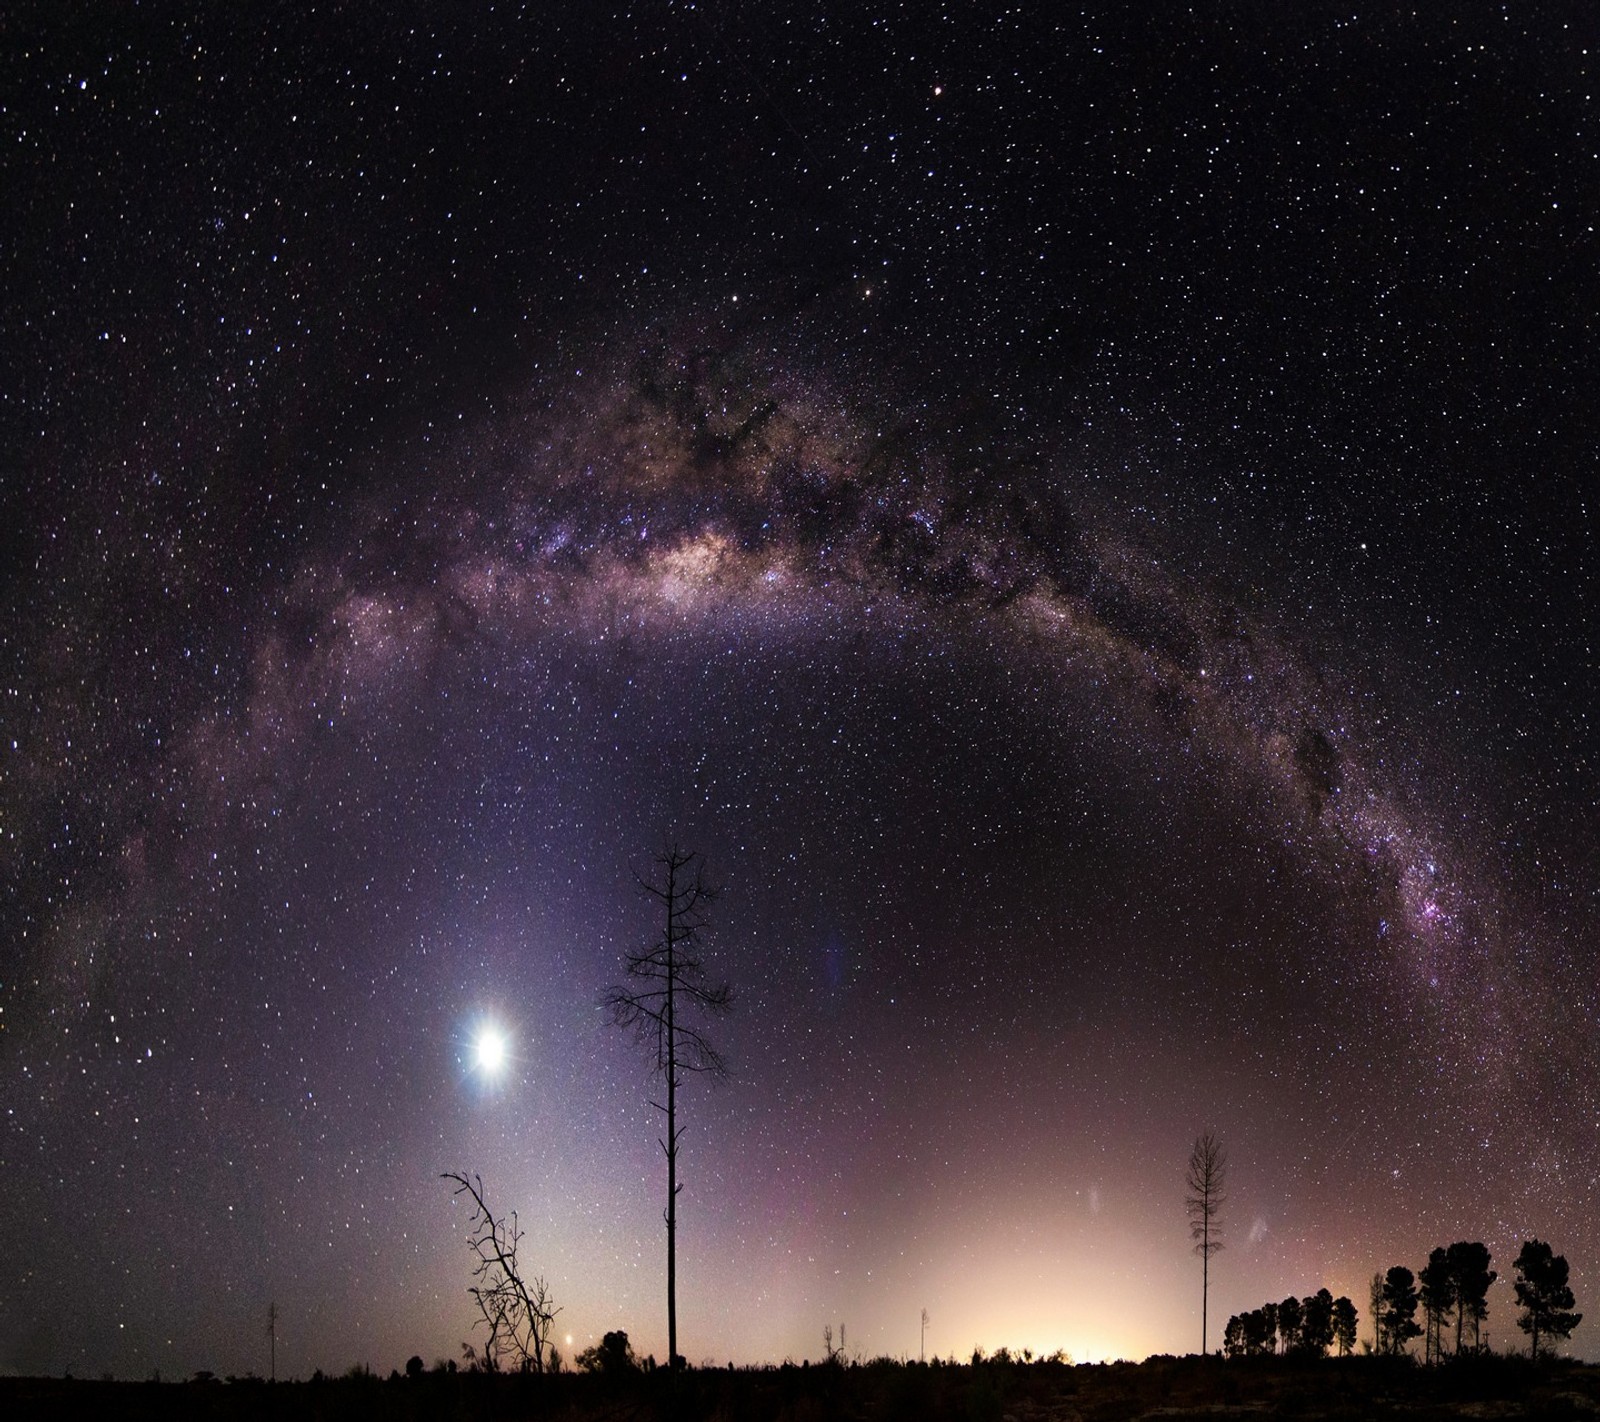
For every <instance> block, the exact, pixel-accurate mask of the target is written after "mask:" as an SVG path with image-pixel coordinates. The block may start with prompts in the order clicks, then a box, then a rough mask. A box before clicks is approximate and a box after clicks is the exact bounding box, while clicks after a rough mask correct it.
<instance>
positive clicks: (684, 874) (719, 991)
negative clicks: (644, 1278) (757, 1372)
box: [604, 843, 733, 1368]
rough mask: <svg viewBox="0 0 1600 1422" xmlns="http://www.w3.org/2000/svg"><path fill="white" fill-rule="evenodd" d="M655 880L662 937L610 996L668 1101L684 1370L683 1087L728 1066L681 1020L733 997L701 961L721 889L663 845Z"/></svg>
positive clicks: (670, 1266) (671, 1276) (673, 1267)
mask: <svg viewBox="0 0 1600 1422" xmlns="http://www.w3.org/2000/svg"><path fill="white" fill-rule="evenodd" d="M655 868H656V873H655V877H654V878H650V879H646V878H644V877H643V876H639V887H640V888H641V889H643V890H644V892H645V893H646V894H648V895H649V896H650V897H651V898H653V899H655V900H656V902H657V904H658V905H659V906H660V909H661V912H662V915H663V919H664V922H663V925H662V930H661V936H660V937H659V938H657V939H656V940H655V942H653V943H652V944H651V945H650V946H649V947H648V948H643V949H640V950H638V951H636V952H631V953H629V954H628V958H627V973H628V979H629V981H628V983H627V984H626V985H624V986H619V987H613V988H612V989H611V990H610V991H609V992H608V993H607V994H606V996H605V1000H604V1001H605V1006H606V1008H607V1009H608V1010H609V1011H610V1013H611V1020H612V1021H613V1022H614V1023H615V1024H616V1025H617V1026H619V1027H628V1028H632V1029H633V1031H634V1034H635V1037H636V1039H637V1040H638V1041H639V1042H640V1043H642V1044H643V1045H644V1046H645V1047H647V1048H649V1049H650V1050H651V1051H652V1052H653V1053H654V1055H655V1062H654V1067H653V1070H654V1071H655V1073H656V1074H657V1075H658V1076H660V1077H661V1078H662V1079H663V1080H664V1081H665V1082H666V1086H667V1091H666V1096H667V1099H666V1101H665V1102H660V1101H652V1102H651V1103H650V1104H651V1105H652V1106H654V1107H655V1108H656V1109H657V1110H658V1111H661V1112H664V1113H665V1115H666V1118H667V1133H666V1137H665V1138H664V1139H663V1140H662V1141H661V1142H660V1144H661V1150H662V1153H663V1154H664V1155H665V1156H666V1158H667V1208H666V1209H665V1211H663V1218H664V1219H665V1220H666V1225H667V1357H668V1360H669V1365H670V1366H671V1367H673V1368H677V1367H681V1366H682V1362H683V1360H682V1357H681V1356H680V1354H679V1352H678V1193H679V1191H681V1190H682V1189H683V1186H682V1185H680V1184H679V1183H678V1146H679V1143H680V1140H681V1138H682V1135H683V1128H682V1127H680V1126H679V1125H678V1088H679V1086H681V1085H682V1084H683V1079H684V1076H685V1075H687V1074H691V1073H694V1074H700V1073H703V1074H706V1075H709V1076H713V1077H718V1076H726V1075H727V1064H726V1063H725V1062H724V1061H723V1059H722V1056H721V1055H720V1053H718V1052H717V1050H716V1048H715V1047H713V1046H712V1045H711V1041H710V1039H709V1038H708V1037H706V1036H705V1034H704V1033H703V1032H702V1031H701V1030H700V1029H699V1028H698V1027H696V1026H692V1025H690V1024H689V1023H688V1022H686V1021H685V1020H684V1013H685V1012H686V1011H690V1012H692V1011H694V1010H697V1009H698V1010H701V1011H706V1012H713V1013H723V1012H727V1011H728V1010H729V1009H730V1008H731V1007H732V1006H733V992H732V989H730V988H729V986H728V985H727V984H726V983H719V984H715V985H713V984H708V983H707V982H706V981H705V963H704V960H703V959H702V958H701V957H700V952H699V948H700V935H701V931H702V930H703V929H704V927H705V921H706V917H705V916H706V911H707V910H708V909H709V908H710V907H711V905H712V904H713V903H715V902H716V899H717V892H718V891H717V890H716V889H714V888H713V887H712V886H711V885H710V884H708V883H706V880H705V874H704V869H705V862H704V860H702V859H701V857H700V856H699V854H697V853H695V852H694V851H692V850H684V849H680V848H679V847H678V846H677V845H676V844H670V843H669V844H668V845H666V846H665V847H664V848H663V849H662V851H661V853H660V854H658V855H657V856H656V858H655Z"/></svg>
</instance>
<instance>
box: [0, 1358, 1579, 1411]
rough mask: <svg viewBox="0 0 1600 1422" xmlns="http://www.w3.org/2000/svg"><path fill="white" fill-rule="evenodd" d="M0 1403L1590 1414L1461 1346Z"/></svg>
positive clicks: (4, 1387)
mask: <svg viewBox="0 0 1600 1422" xmlns="http://www.w3.org/2000/svg"><path fill="white" fill-rule="evenodd" d="M0 1416H3V1417H16V1418H28V1419H35V1418H37V1419H42V1420H43V1422H50V1420H51V1419H56V1418H61V1419H69V1418H70V1419H74V1422H76V1419H78V1418H90V1419H111V1418H115V1419H123V1418H126V1419H134V1422H138V1419H145V1418H148V1419H151V1422H155V1419H161V1422H169V1419H170V1422H210V1419H216V1422H257V1419H259V1420H260V1422H269V1420H270V1419H280V1418H282V1419H291V1422H324V1420H325V1422H365V1419H373V1422H377V1419H384V1422H389V1419H393V1422H458V1420H459V1422H499V1419H508V1422H510V1419H544V1418H548V1419H552V1422H635V1419H637V1422H656V1419H674V1418H676V1419H682V1422H700V1419H704V1422H829V1419H833V1418H839V1419H859V1422H1005V1420H1006V1419H1015V1422H1128V1419H1135V1418H1152V1419H1162V1422H1184V1419H1197V1422H1198V1419H1206V1422H1230V1420H1231V1419H1239V1422H1258V1419H1263V1418H1279V1417H1284V1418H1297V1419H1307V1422H1311V1419H1322V1418H1326V1419H1338V1420H1339V1422H1344V1419H1351V1422H1354V1419H1368V1418H1376V1419H1385V1418H1396V1419H1406V1422H1447V1420H1448V1422H1461V1420H1462V1419H1486V1420H1488V1422H1493V1420H1494V1419H1520V1418H1528V1419H1575V1418H1586V1417H1595V1418H1600V1368H1592V1367H1589V1366H1586V1365H1583V1364H1577V1363H1563V1362H1558V1363H1554V1364H1548V1365H1541V1366H1540V1367H1538V1368H1535V1367H1533V1366H1531V1365H1530V1364H1529V1363H1528V1362H1527V1360H1526V1359H1518V1358H1474V1359H1470V1360H1463V1361H1461V1362H1457V1363H1451V1364H1447V1365H1445V1366H1443V1367H1439V1368H1422V1367H1418V1366H1415V1365H1412V1364H1410V1363H1407V1362H1405V1361H1403V1360H1402V1361H1396V1360H1392V1359H1381V1358H1345V1359H1325V1360H1321V1361H1317V1360H1304V1361H1293V1360H1284V1359H1278V1358H1261V1359H1248V1360H1240V1361H1234V1362H1224V1361H1222V1360H1221V1359H1215V1358H1152V1359H1149V1360H1148V1361H1146V1362H1144V1363H1113V1364H1105V1365H1085V1366H1080V1367H1074V1366H1071V1365H1070V1364H1065V1363H1021V1362H1004V1361H1001V1362H992V1361H991V1362H985V1363H979V1364H975V1365H968V1364H962V1365H959V1366H956V1365H938V1364H930V1365H927V1366H924V1365H921V1364H917V1363H910V1364H902V1363H894V1362H889V1361H879V1362H872V1363H863V1364H858V1365H855V1366H851V1367H831V1366H824V1367H795V1366H792V1365H786V1366H784V1367H781V1368H743V1369H734V1370H726V1371H724V1370H717V1369H696V1370H693V1371H691V1372H689V1373H686V1374H684V1375H682V1376H680V1377H679V1378H678V1379H676V1381H675V1382H674V1380H673V1379H671V1378H669V1377H667V1375H666V1374H665V1373H656V1374H654V1375H646V1374H633V1375H631V1376H627V1377H622V1378H607V1377H595V1376H588V1375H584V1376H578V1375H573V1374H564V1375H562V1376H560V1377H553V1378H539V1377H526V1378H525V1377H488V1376H483V1375H478V1374H471V1373H459V1372H458V1373H448V1372H443V1371H439V1372H431V1373H427V1374H424V1375H422V1376H420V1377H412V1378H402V1377H399V1376H394V1377H391V1378H390V1379H389V1380H387V1381H384V1380H381V1379H378V1378H375V1377H369V1376H352V1377H347V1378H340V1379H330V1380H322V1379H318V1380H315V1381H312V1382H293V1383H277V1384H269V1383H265V1382H261V1381H259V1380H256V1379H249V1380H243V1381H238V1382H232V1383H221V1382H214V1381H206V1382H186V1383H159V1382H147V1383H131V1382H80V1381H73V1380H70V1379H55V1378H43V1379H31V1378H3V1379H0Z"/></svg>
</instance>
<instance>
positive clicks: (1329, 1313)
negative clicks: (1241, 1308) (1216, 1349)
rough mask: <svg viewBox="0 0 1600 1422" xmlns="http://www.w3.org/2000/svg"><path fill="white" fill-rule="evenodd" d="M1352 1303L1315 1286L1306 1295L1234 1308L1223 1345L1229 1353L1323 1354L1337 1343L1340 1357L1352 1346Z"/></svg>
mask: <svg viewBox="0 0 1600 1422" xmlns="http://www.w3.org/2000/svg"><path fill="white" fill-rule="evenodd" d="M1355 1342H1356V1306H1355V1305H1354V1304H1353V1303H1351V1302H1350V1300H1349V1299H1347V1298H1345V1297H1344V1296H1343V1295H1341V1296H1340V1297H1339V1298H1334V1296H1333V1294H1332V1293H1331V1292H1329V1290H1327V1289H1318V1290H1317V1291H1316V1293H1314V1294H1311V1295H1309V1296H1308V1297H1306V1298H1303V1299H1298V1298H1295V1297H1294V1296H1293V1295H1291V1296H1290V1297H1288V1298H1286V1299H1284V1300H1283V1302H1282V1303H1267V1304H1262V1305H1261V1307H1260V1308H1253V1309H1251V1310H1250V1311H1249V1312H1248V1313H1236V1314H1234V1316H1233V1317H1232V1318H1230V1319H1229V1320H1228V1326H1227V1328H1226V1329H1224V1330H1223V1334H1222V1347H1223V1351H1224V1352H1225V1353H1226V1354H1227V1355H1228V1356H1229V1357H1230V1358H1252V1357H1262V1356H1265V1355H1267V1354H1271V1353H1280V1352H1281V1353H1285V1354H1293V1355H1297V1356H1300V1357H1313V1358H1321V1357H1325V1356H1326V1355H1327V1352H1328V1349H1330V1348H1334V1347H1337V1348H1338V1350H1339V1356H1340V1357H1343V1356H1344V1355H1345V1354H1347V1353H1349V1352H1350V1351H1351V1349H1352V1348H1354V1347H1355Z"/></svg>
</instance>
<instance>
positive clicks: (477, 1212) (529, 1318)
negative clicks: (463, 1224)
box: [440, 1171, 561, 1373]
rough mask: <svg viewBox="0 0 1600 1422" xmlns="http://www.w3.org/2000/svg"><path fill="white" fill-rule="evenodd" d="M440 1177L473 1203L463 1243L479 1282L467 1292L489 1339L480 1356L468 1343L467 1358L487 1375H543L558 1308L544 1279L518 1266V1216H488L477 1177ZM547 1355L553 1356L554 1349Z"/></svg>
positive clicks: (475, 1277)
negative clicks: (508, 1370)
mask: <svg viewBox="0 0 1600 1422" xmlns="http://www.w3.org/2000/svg"><path fill="white" fill-rule="evenodd" d="M440 1178H441V1179H443V1180H453V1181H455V1182H456V1188H455V1191H454V1192H453V1193H455V1194H457V1195H461V1194H465V1195H466V1196H467V1197H468V1198H469V1199H470V1200H471V1201H472V1233H471V1234H470V1235H468V1237H467V1245H468V1247H469V1248H470V1249H471V1250H472V1252H473V1254H474V1255H475V1256H476V1257H477V1261H478V1262H477V1263H476V1264H475V1265H474V1266H473V1269H472V1277H473V1278H474V1279H476V1280H477V1281H478V1282H477V1283H476V1284H474V1285H472V1287H471V1288H469V1289H468V1290H467V1292H468V1293H469V1294H471V1295H472V1298H473V1301H474V1302H475V1303H476V1304H477V1305H478V1311H479V1312H480V1313H481V1314H482V1315H483V1322H484V1323H486V1324H487V1325H488V1327H489V1337H488V1339H487V1340H486V1341H485V1342H484V1345H483V1351H482V1353H474V1352H473V1351H472V1345H471V1344H470V1343H468V1344H466V1345H465V1350H466V1352H467V1353H468V1355H469V1359H468V1360H469V1361H476V1362H481V1364H482V1366H483V1368H484V1371H486V1372H495V1371H497V1370H498V1369H499V1368H501V1367H503V1366H506V1365H509V1366H511V1367H513V1368H515V1369H516V1370H517V1371H519V1372H533V1373H542V1372H544V1371H545V1367H546V1356H545V1348H546V1345H547V1344H548V1342H549V1339H550V1329H551V1326H552V1325H553V1324H554V1323H555V1318H556V1315H557V1314H558V1313H560V1312H561V1310H560V1309H559V1308H557V1307H556V1306H555V1303H554V1300H553V1299H552V1298H551V1297H550V1290H549V1288H548V1286H547V1285H546V1284H545V1281H544V1280H543V1279H542V1278H540V1277H537V1276H535V1277H534V1278H533V1279H529V1280H525V1279H524V1278H523V1277H522V1271H521V1269H520V1267H519V1266H518V1264H517V1248H518V1246H519V1245H520V1244H521V1243H522V1230H521V1229H520V1228H519V1227H518V1225H517V1216H516V1212H515V1211H512V1213H511V1218H510V1219H509V1220H506V1219H502V1218H500V1217H498V1216H496V1215H494V1214H493V1213H491V1212H490V1209H489V1206H488V1203H487V1201H486V1200H485V1199H484V1191H483V1178H482V1177H481V1176H478V1175H474V1176H473V1177H472V1178H471V1179H470V1180H469V1179H468V1178H467V1176H466V1175H465V1173H458V1172H456V1171H446V1172H445V1173H444V1174H443V1175H442V1176H441V1177H440ZM550 1356H551V1358H554V1350H553V1349H552V1350H551V1354H550Z"/></svg>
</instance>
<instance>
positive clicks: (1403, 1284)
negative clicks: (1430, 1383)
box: [1382, 1264, 1422, 1353]
mask: <svg viewBox="0 0 1600 1422" xmlns="http://www.w3.org/2000/svg"><path fill="white" fill-rule="evenodd" d="M1382 1299H1383V1333H1382V1337H1383V1341H1384V1351H1385V1352H1389V1353H1404V1352H1405V1350H1406V1344H1407V1343H1409V1342H1410V1341H1411V1340H1412V1339H1413V1338H1417V1337H1420V1336H1421V1333H1422V1325H1421V1324H1419V1323H1418V1322H1417V1276H1416V1275H1415V1274H1413V1273H1412V1272H1411V1271H1410V1270H1409V1269H1407V1268H1406V1267H1405V1265H1403V1264H1396V1265H1395V1266H1394V1268H1392V1269H1391V1270H1389V1272H1388V1273H1387V1274H1385V1275H1384V1276H1383V1292H1382Z"/></svg>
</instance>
